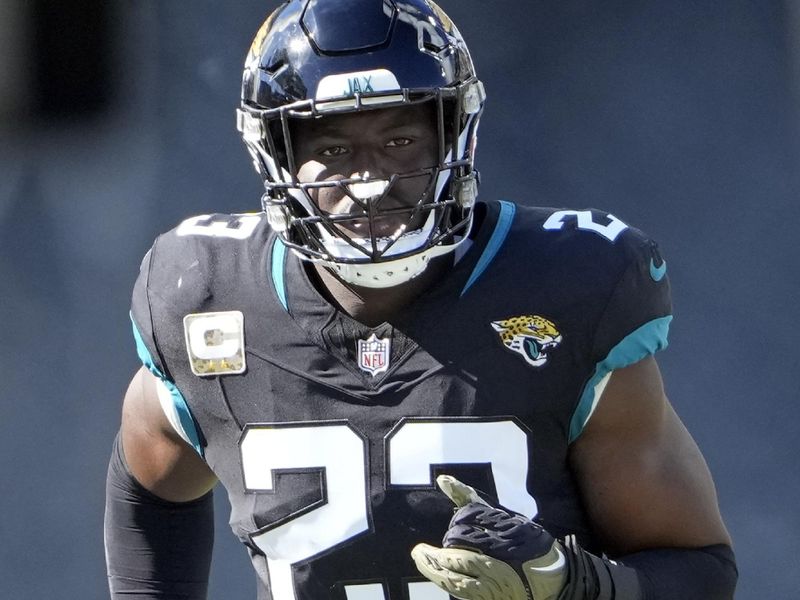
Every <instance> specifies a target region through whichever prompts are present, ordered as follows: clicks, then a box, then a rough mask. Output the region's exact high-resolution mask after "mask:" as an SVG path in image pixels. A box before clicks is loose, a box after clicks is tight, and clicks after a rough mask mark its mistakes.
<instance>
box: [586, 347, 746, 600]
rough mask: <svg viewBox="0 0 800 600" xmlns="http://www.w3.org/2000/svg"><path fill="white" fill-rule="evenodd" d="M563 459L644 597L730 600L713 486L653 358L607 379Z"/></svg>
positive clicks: (726, 549)
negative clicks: (567, 456) (647, 591)
mask: <svg viewBox="0 0 800 600" xmlns="http://www.w3.org/2000/svg"><path fill="white" fill-rule="evenodd" d="M570 458H571V463H572V468H573V470H574V472H575V474H576V476H577V479H578V483H579V486H580V488H581V492H582V495H583V499H584V504H585V506H586V510H587V511H588V513H589V516H590V518H591V522H592V524H593V526H594V528H595V530H596V532H597V533H598V535H599V536H600V539H601V541H602V543H603V546H604V549H605V550H606V552H607V553H608V554H610V555H612V556H615V557H619V558H620V560H621V561H622V562H624V563H625V564H627V565H629V566H632V567H634V568H636V569H637V571H638V573H639V578H640V580H641V581H642V583H643V585H644V586H645V587H646V588H653V590H655V592H654V593H655V595H653V596H648V597H653V598H730V597H732V595H733V587H734V585H735V581H736V575H735V566H734V564H733V556H732V554H731V553H730V544H731V539H730V537H729V535H728V532H727V530H726V529H725V526H724V524H723V522H722V518H721V516H720V513H719V508H718V505H717V495H716V491H715V489H714V484H713V481H712V479H711V475H710V473H709V470H708V467H707V466H706V463H705V460H704V459H703V457H702V455H701V453H700V451H699V449H698V448H697V445H696V444H695V442H694V440H693V439H692V437H691V436H690V435H689V433H688V432H687V430H686V428H685V427H684V426H683V424H682V423H681V421H680V419H679V418H678V416H677V415H676V414H675V412H674V411H673V409H672V407H671V406H670V404H669V401H668V400H667V398H666V395H665V393H664V388H663V383H662V380H661V375H660V372H659V369H658V366H657V364H656V361H655V359H654V358H653V357H652V356H649V357H647V358H645V359H643V360H641V361H639V362H638V363H635V364H633V365H631V366H629V367H626V368H622V369H619V370H617V371H614V372H613V374H612V376H611V378H610V380H609V382H608V385H607V386H606V388H605V391H604V392H603V396H602V398H601V400H600V402H599V404H598V406H597V408H596V410H595V412H594V414H593V415H592V417H591V419H590V420H589V422H588V424H587V426H586V428H585V429H584V431H583V433H582V434H581V436H580V437H579V438H578V439H577V440H576V441H575V443H574V444H573V446H572V451H571V457H570Z"/></svg>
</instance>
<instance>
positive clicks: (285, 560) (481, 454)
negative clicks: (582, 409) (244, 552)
mask: <svg viewBox="0 0 800 600" xmlns="http://www.w3.org/2000/svg"><path fill="white" fill-rule="evenodd" d="M366 448H367V445H366V439H365V438H364V437H363V436H362V435H361V434H360V433H359V432H358V431H357V430H355V429H354V428H353V427H351V426H350V425H348V424H346V423H342V422H333V423H325V422H320V423H302V424H279V425H255V426H249V427H248V428H247V429H246V431H245V433H244V436H243V438H242V441H241V444H240V451H241V457H242V469H243V474H244V483H245V487H246V489H248V490H253V491H256V490H258V491H271V490H273V481H274V475H275V473H276V472H277V471H291V470H294V471H301V470H311V469H324V477H325V489H326V492H327V496H326V500H327V501H326V502H324V503H320V504H319V505H317V506H312V507H309V509H307V510H306V511H302V512H301V514H296V515H293V516H292V517H290V518H289V519H288V520H287V521H286V522H284V523H282V524H280V525H278V526H277V527H274V528H271V529H269V530H267V531H265V532H263V533H261V534H259V535H257V536H254V537H253V541H254V542H255V543H256V544H257V545H258V546H259V548H260V549H261V550H262V551H263V552H264V554H265V555H266V556H267V562H268V565H269V575H270V581H271V584H272V593H273V597H274V598H275V599H276V600H294V598H295V594H294V589H293V585H292V565H293V564H294V563H296V562H298V561H302V560H306V559H308V558H311V557H312V556H314V555H316V554H318V553H320V552H324V551H326V550H330V549H331V548H334V547H336V546H338V545H340V544H343V543H345V542H346V541H348V540H349V539H351V538H353V537H354V536H356V535H359V534H361V533H363V532H365V531H367V530H368V528H369V523H368V518H369V517H368V507H367V504H366V503H367V501H368V500H367V499H368V498H369V493H368V490H367V485H368V483H367V482H368V481H369V473H368V466H367V451H366ZM386 455H387V457H388V458H387V462H388V470H389V473H388V477H387V479H388V484H389V485H391V486H402V487H424V488H430V487H431V486H432V485H433V481H431V469H430V466H431V465H442V464H460V463H488V464H489V465H490V468H491V470H492V475H493V477H494V481H495V485H496V488H497V495H498V499H499V501H500V502H501V503H502V504H503V505H505V506H508V507H509V508H511V509H512V510H515V511H517V512H520V513H522V514H526V515H530V516H534V515H536V513H537V507H536V501H535V500H534V499H533V497H532V496H531V495H530V494H529V493H528V491H527V486H526V480H527V476H528V440H527V435H526V433H525V431H524V430H523V429H522V428H521V427H520V426H519V425H517V423H515V422H514V421H511V420H497V421H474V420H453V419H450V420H425V421H421V420H420V421H417V420H403V421H401V422H400V423H399V424H398V425H397V426H396V427H395V428H394V429H393V431H392V432H391V433H390V434H389V435H388V436H387V441H386ZM346 591H347V597H348V599H349V600H384V592H383V587H382V586H381V585H380V584H366V585H349V586H347V588H346ZM408 593H409V598H410V600H434V599H438V600H441V599H443V598H445V599H446V598H447V594H446V593H444V592H442V591H441V590H439V588H437V587H436V586H435V585H433V584H432V583H426V582H422V583H412V584H409V589H408Z"/></svg>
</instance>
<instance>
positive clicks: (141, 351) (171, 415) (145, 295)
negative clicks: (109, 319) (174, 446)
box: [130, 240, 203, 456]
mask: <svg viewBox="0 0 800 600" xmlns="http://www.w3.org/2000/svg"><path fill="white" fill-rule="evenodd" d="M157 244H158V240H156V243H155V244H153V247H152V248H151V249H150V250H149V251H148V252H147V254H146V255H145V257H144V259H143V260H142V264H141V267H140V269H139V276H138V278H137V279H136V283H135V284H134V287H133V295H132V298H131V312H130V317H131V325H132V327H133V338H134V341H135V343H136V353H137V354H138V355H139V360H141V361H142V364H143V365H144V366H145V367H146V368H147V369H148V370H149V371H150V372H151V373H152V374H153V375H155V377H156V379H157V384H156V389H157V393H158V400H159V403H160V404H161V408H162V409H163V411H164V414H165V415H166V417H167V419H168V420H169V422H170V424H171V425H172V427H173V428H174V429H175V431H176V432H177V433H178V435H180V436H181V437H182V438H183V440H184V441H185V442H186V443H188V444H189V445H190V446H192V447H193V448H194V449H195V450H196V451H197V453H198V454H200V456H203V444H202V441H201V440H202V437H201V434H200V430H199V427H198V425H197V422H196V420H195V419H194V417H193V416H192V413H191V411H190V409H189V405H188V404H187V402H186V399H185V398H184V396H183V394H182V393H181V391H180V390H179V389H178V386H177V385H176V384H175V382H174V381H173V378H172V377H171V375H170V374H169V368H168V366H167V364H166V361H165V359H164V357H163V356H162V353H161V351H160V349H159V346H158V343H157V341H156V323H157V320H156V319H155V318H154V316H153V309H152V306H151V304H150V289H149V288H150V275H151V269H153V262H154V257H155V253H156V246H157Z"/></svg>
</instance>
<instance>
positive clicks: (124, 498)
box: [105, 435, 214, 600]
mask: <svg viewBox="0 0 800 600" xmlns="http://www.w3.org/2000/svg"><path fill="white" fill-rule="evenodd" d="M213 543H214V518H213V499H212V492H208V493H207V494H205V495H204V496H202V497H200V498H198V499H197V500H193V501H191V502H180V503H176V502H168V501H166V500H162V499H161V498H158V497H157V496H155V495H153V494H151V493H150V492H148V491H147V490H146V489H145V488H144V487H142V486H141V485H140V484H139V483H138V482H137V481H136V480H135V479H134V478H133V476H132V475H131V474H130V471H129V469H128V466H127V464H126V462H125V457H124V455H123V453H122V444H121V442H120V439H119V435H117V437H116V439H115V440H114V447H113V451H112V454H111V460H110V462H109V465H108V476H107V480H106V513H105V547H106V566H107V572H108V581H109V587H110V591H111V598H112V599H114V600H118V599H125V600H151V599H166V598H170V599H174V600H203V599H205V598H206V594H207V590H208V573H209V568H210V565H211V549H212V546H213Z"/></svg>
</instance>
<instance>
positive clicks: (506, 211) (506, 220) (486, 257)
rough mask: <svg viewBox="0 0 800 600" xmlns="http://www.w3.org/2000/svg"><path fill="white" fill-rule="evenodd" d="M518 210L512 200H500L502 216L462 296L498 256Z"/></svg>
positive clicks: (498, 219)
mask: <svg viewBox="0 0 800 600" xmlns="http://www.w3.org/2000/svg"><path fill="white" fill-rule="evenodd" d="M516 212H517V207H516V206H514V205H513V204H511V202H506V201H505V200H501V201H500V216H499V217H498V218H497V224H496V225H495V227H494V231H493V232H492V237H490V238H489V243H488V244H486V248H484V249H483V254H481V257H480V258H479V259H478V264H477V265H475V268H474V269H473V270H472V274H470V276H469V279H468V280H467V283H466V285H465V286H464V289H463V290H461V296H463V295H464V294H466V293H467V290H468V289H469V288H471V287H472V285H473V284H474V283H475V282H476V281H477V280H478V278H479V277H480V276H481V275H483V272H484V271H485V270H486V269H487V268H488V267H489V264H491V262H492V261H493V260H494V257H495V256H497V253H498V252H499V251H500V248H501V247H502V245H503V242H505V241H506V237H507V236H508V232H509V231H510V230H511V223H513V221H514V214H515V213H516Z"/></svg>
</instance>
